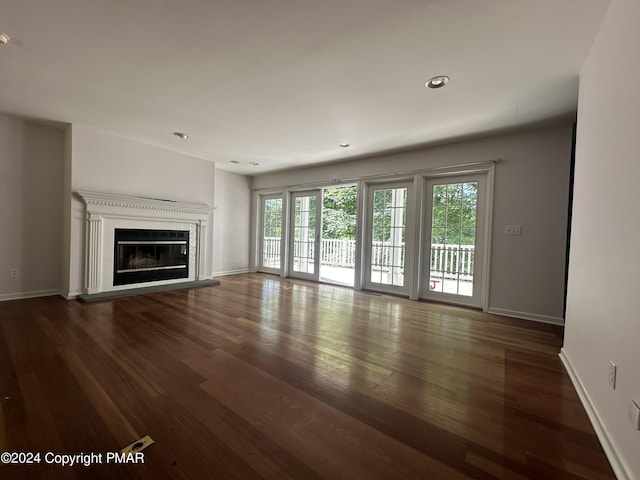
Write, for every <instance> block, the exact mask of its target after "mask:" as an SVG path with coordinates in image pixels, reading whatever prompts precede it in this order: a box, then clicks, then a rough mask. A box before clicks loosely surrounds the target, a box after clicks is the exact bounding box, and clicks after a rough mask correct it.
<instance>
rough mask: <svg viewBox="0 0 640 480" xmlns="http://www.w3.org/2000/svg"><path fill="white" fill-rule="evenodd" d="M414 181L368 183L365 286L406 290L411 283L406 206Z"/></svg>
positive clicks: (397, 291) (387, 290) (383, 289)
mask: <svg viewBox="0 0 640 480" xmlns="http://www.w3.org/2000/svg"><path fill="white" fill-rule="evenodd" d="M410 194H411V183H410V182H400V183H385V184H374V185H369V189H368V195H367V197H368V205H367V218H368V228H367V238H366V255H365V259H366V261H365V267H364V268H365V279H364V280H365V281H364V287H365V288H368V289H372V290H380V291H385V292H390V293H400V294H406V293H408V292H409V288H410V287H411V285H410V284H409V283H410V278H411V277H410V275H409V271H408V267H409V266H410V259H409V258H408V251H409V250H408V248H407V247H408V244H407V238H410V237H411V235H409V234H408V232H407V230H408V227H409V225H408V224H407V218H409V217H408V215H407V209H408V206H409V198H410Z"/></svg>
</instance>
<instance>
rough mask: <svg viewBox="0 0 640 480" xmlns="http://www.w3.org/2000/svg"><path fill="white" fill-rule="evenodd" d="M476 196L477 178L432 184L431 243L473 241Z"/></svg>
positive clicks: (457, 243) (465, 243) (459, 243)
mask: <svg viewBox="0 0 640 480" xmlns="http://www.w3.org/2000/svg"><path fill="white" fill-rule="evenodd" d="M477 200H478V183H477V182H467V183H452V184H444V185H435V186H434V187H433V210H432V219H431V222H432V226H433V229H432V232H431V243H434V244H442V243H446V244H449V245H452V244H453V245H473V244H474V243H475V235H476V230H475V226H476V202H477Z"/></svg>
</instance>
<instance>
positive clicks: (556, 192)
mask: <svg viewBox="0 0 640 480" xmlns="http://www.w3.org/2000/svg"><path fill="white" fill-rule="evenodd" d="M572 128H573V127H572V122H570V121H567V122H564V123H560V124H557V125H553V126H547V127H544V128H536V129H530V130H526V131H521V132H517V133H510V134H504V135H496V136H491V137H486V138H481V139H477V140H470V141H464V142H458V143H453V144H448V145H442V146H437V147H432V148H425V149H422V150H415V151H411V152H404V153H397V154H393V155H385V156H380V157H375V158H368V159H361V160H354V161H351V162H344V163H335V164H329V165H325V166H320V167H314V168H307V169H301V170H292V171H285V172H278V173H274V174H267V175H263V176H257V177H254V183H253V186H254V188H255V189H261V190H262V189H264V190H268V189H272V188H275V187H277V186H293V185H298V184H305V183H309V182H325V185H330V183H331V180H332V179H352V178H361V177H364V176H368V175H382V174H393V173H394V172H403V171H413V170H420V169H429V168H433V167H440V166H448V165H459V164H465V163H470V162H480V161H487V160H494V159H500V162H499V163H498V164H497V166H496V180H495V201H494V216H493V244H492V259H491V282H490V292H489V307H490V311H493V312H495V313H501V314H505V315H511V316H516V317H522V318H528V319H532V320H539V321H544V322H552V323H563V312H562V310H563V303H564V278H565V256H566V232H567V216H568V215H567V211H568V201H569V171H570V159H571V140H572ZM254 213H255V212H254ZM513 224H515V225H522V235H521V236H519V237H513V236H509V237H507V236H505V235H504V227H505V225H513Z"/></svg>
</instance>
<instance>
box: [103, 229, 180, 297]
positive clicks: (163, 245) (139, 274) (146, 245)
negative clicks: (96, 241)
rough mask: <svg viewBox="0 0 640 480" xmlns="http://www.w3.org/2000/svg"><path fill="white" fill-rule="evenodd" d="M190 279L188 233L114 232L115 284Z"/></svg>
mask: <svg viewBox="0 0 640 480" xmlns="http://www.w3.org/2000/svg"><path fill="white" fill-rule="evenodd" d="M188 277H189V231H188V230H143V229H134V228H116V229H115V241H114V268H113V284H114V285H128V284H131V283H143V282H154V281H158V280H173V279H176V278H188Z"/></svg>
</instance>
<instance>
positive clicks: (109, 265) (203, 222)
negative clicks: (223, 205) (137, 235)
mask: <svg viewBox="0 0 640 480" xmlns="http://www.w3.org/2000/svg"><path fill="white" fill-rule="evenodd" d="M75 193H76V195H78V196H79V197H80V198H81V199H82V201H83V202H84V204H85V213H86V217H85V218H86V223H85V255H84V271H85V286H84V291H85V293H87V294H92V293H100V292H105V291H113V290H122V289H129V288H137V287H145V286H149V285H158V284H170V283H180V282H185V281H194V280H197V281H200V280H206V279H207V277H206V258H207V250H208V249H207V228H208V224H209V217H210V215H211V213H212V211H213V208H212V207H210V206H208V205H203V204H194V203H183V202H176V201H173V200H161V199H154V198H144V197H133V196H126V195H113V194H108V193H98V192H85V191H78V192H75ZM116 228H140V229H151V230H153V229H155V230H188V231H189V248H188V251H189V278H182V279H171V280H161V281H153V282H145V283H136V284H128V285H118V286H114V284H113V283H114V282H113V271H114V255H115V253H114V241H115V229H116Z"/></svg>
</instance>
